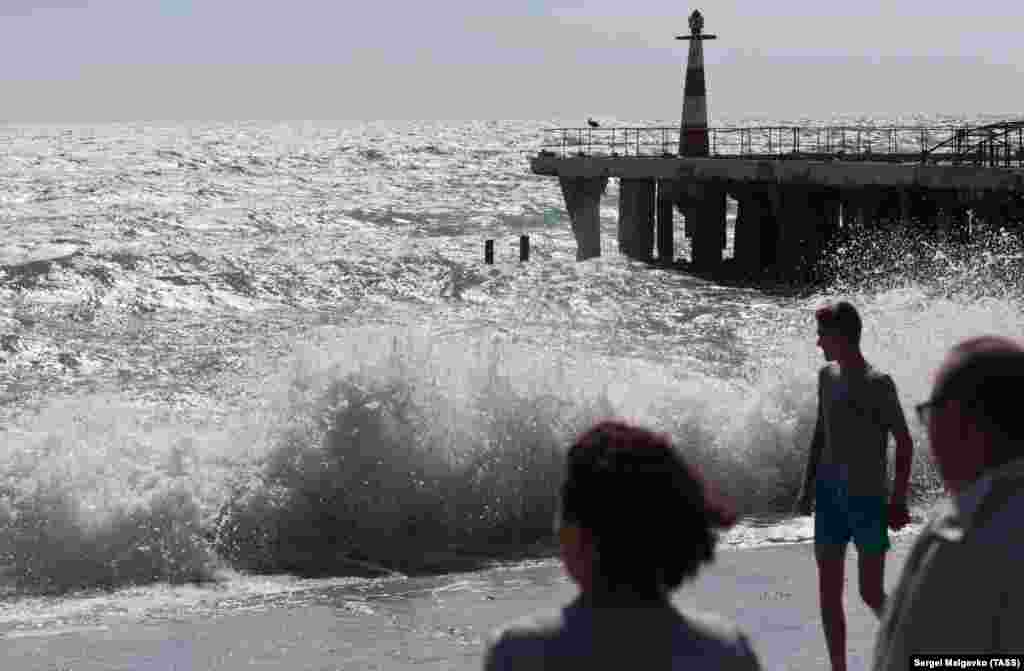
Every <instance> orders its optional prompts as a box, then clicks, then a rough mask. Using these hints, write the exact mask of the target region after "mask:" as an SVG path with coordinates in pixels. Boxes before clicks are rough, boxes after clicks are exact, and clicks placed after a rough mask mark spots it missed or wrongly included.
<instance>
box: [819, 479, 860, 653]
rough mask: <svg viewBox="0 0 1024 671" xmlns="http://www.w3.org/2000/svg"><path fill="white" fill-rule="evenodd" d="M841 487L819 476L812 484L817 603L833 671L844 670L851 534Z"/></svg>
mask: <svg viewBox="0 0 1024 671" xmlns="http://www.w3.org/2000/svg"><path fill="white" fill-rule="evenodd" d="M845 494H846V493H845V491H844V487H843V486H842V484H841V483H839V482H830V481H828V480H822V479H819V480H818V481H817V482H816V483H815V494H814V500H815V501H816V506H817V509H816V510H815V512H814V558H815V559H816V560H817V563H818V603H819V605H820V607H821V626H822V629H824V631H825V644H826V645H827V646H828V656H829V659H830V660H831V662H832V671H846V614H845V613H844V612H843V586H844V583H845V580H844V578H845V573H846V546H847V545H849V543H850V537H851V535H852V533H851V530H850V525H849V519H848V515H847V510H846V503H845V500H844V499H845Z"/></svg>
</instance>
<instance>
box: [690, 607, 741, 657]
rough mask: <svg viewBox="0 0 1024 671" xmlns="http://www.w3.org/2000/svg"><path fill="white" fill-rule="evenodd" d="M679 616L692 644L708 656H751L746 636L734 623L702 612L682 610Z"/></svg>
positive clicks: (719, 616)
mask: <svg viewBox="0 0 1024 671" xmlns="http://www.w3.org/2000/svg"><path fill="white" fill-rule="evenodd" d="M679 614H680V616H681V619H682V621H683V622H684V626H685V627H686V629H687V630H688V633H689V634H690V636H692V638H693V640H694V643H695V644H697V645H698V646H699V647H700V648H701V649H702V650H703V651H706V652H707V653H708V656H714V655H717V656H722V657H749V656H751V655H752V654H753V653H752V651H751V650H750V644H749V641H748V639H747V636H746V634H744V633H743V630H741V629H740V628H739V626H738V625H736V623H735V622H732V621H731V620H729V619H727V618H724V617H722V616H721V615H718V614H716V613H708V612H703V611H693V610H684V611H680V613H679Z"/></svg>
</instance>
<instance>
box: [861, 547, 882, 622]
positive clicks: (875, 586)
mask: <svg viewBox="0 0 1024 671" xmlns="http://www.w3.org/2000/svg"><path fill="white" fill-rule="evenodd" d="M857 573H858V575H857V582H858V584H859V585H860V598H861V599H863V600H864V603H866V604H867V605H868V608H870V609H871V610H873V611H874V612H875V616H876V617H879V618H881V617H882V609H883V608H885V552H876V553H873V554H866V553H864V552H861V551H859V550H858V552H857Z"/></svg>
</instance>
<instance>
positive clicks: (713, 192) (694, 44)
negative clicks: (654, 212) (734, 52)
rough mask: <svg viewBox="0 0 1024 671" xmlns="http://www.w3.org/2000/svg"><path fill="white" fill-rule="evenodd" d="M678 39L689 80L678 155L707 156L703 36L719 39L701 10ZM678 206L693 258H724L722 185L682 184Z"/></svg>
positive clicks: (711, 261) (698, 261)
mask: <svg viewBox="0 0 1024 671" xmlns="http://www.w3.org/2000/svg"><path fill="white" fill-rule="evenodd" d="M676 39H677V40H689V42H690V53H689V56H688V57H687V61H686V83H685V85H684V86H683V118H682V122H681V123H680V125H679V155H680V156H708V155H709V154H710V153H711V152H710V146H709V143H708V105H707V87H706V86H705V84H704V40H714V39H717V36H716V35H706V34H705V33H704V17H703V16H702V15H701V13H700V11H698V10H694V11H693V13H692V14H690V34H689V35H679V36H677V37H676ZM679 192H680V200H679V208H680V209H681V210H682V211H683V215H684V216H685V218H686V229H685V230H686V235H687V237H689V238H690V249H691V257H690V260H691V262H692V263H693V265H694V266H695V267H697V268H707V269H711V268H715V267H716V266H718V265H719V264H720V263H721V262H722V250H723V248H724V247H725V199H726V195H725V191H724V190H723V189H722V187H721V186H716V185H712V184H701V183H692V182H691V183H686V184H680V185H679Z"/></svg>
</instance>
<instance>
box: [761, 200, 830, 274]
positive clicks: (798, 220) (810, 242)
mask: <svg viewBox="0 0 1024 671" xmlns="http://www.w3.org/2000/svg"><path fill="white" fill-rule="evenodd" d="M778 222H779V235H778V239H777V243H776V260H777V265H778V268H779V270H780V271H781V272H782V273H783V274H786V275H789V274H791V273H797V274H803V273H806V272H808V271H810V270H812V269H813V268H814V266H815V265H816V264H817V263H818V261H819V259H820V258H821V254H822V252H823V251H824V250H825V245H826V244H827V243H828V242H829V240H831V239H832V237H833V236H834V235H835V234H836V233H837V231H838V229H839V195H838V194H836V193H832V192H830V191H828V190H826V189H821V188H814V187H804V186H787V187H783V188H781V190H780V199H779V211H778Z"/></svg>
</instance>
